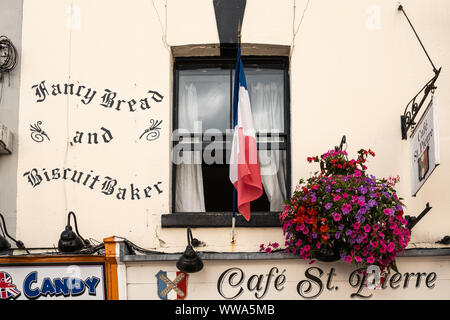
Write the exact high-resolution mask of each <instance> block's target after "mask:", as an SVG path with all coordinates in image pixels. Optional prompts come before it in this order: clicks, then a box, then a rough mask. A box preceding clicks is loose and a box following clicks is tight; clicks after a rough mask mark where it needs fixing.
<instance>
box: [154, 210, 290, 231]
mask: <svg viewBox="0 0 450 320" xmlns="http://www.w3.org/2000/svg"><path fill="white" fill-rule="evenodd" d="M278 215H279V212H252V214H251V218H250V221H248V222H247V221H246V220H245V219H244V217H243V216H241V215H237V216H236V227H247V228H249V227H251V228H255V227H259V228H267V227H277V228H281V225H280V221H279V218H278ZM232 216H233V213H232V212H177V213H170V214H163V215H162V216H161V226H162V227H163V228H185V227H187V226H189V227H191V228H230V227H231V220H232Z"/></svg>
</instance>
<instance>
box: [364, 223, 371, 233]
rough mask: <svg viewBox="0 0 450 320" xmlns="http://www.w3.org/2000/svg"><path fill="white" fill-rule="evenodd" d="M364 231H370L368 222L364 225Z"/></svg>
mask: <svg viewBox="0 0 450 320" xmlns="http://www.w3.org/2000/svg"><path fill="white" fill-rule="evenodd" d="M364 231H365V232H366V233H369V232H370V226H369V225H368V224H366V225H365V226H364Z"/></svg>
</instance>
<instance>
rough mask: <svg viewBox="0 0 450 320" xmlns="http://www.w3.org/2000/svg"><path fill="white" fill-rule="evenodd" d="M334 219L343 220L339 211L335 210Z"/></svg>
mask: <svg viewBox="0 0 450 320" xmlns="http://www.w3.org/2000/svg"><path fill="white" fill-rule="evenodd" d="M333 220H334V221H339V220H341V215H340V214H339V213H337V212H333Z"/></svg>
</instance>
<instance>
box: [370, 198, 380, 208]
mask: <svg viewBox="0 0 450 320" xmlns="http://www.w3.org/2000/svg"><path fill="white" fill-rule="evenodd" d="M367 204H368V205H369V207H371V208H372V207H375V206H378V203H377V202H376V201H375V200H373V199H370V200H369V202H368V203H367Z"/></svg>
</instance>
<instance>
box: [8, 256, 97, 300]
mask: <svg viewBox="0 0 450 320" xmlns="http://www.w3.org/2000/svg"><path fill="white" fill-rule="evenodd" d="M105 293H106V290H105V277H104V265H103V264H95V265H92V264H86V265H80V264H78V265H69V264H65V265H45V266H42V265H41V266H30V265H0V301H1V300H5V299H6V300H7V299H10V300H16V299H17V300H36V299H39V300H42V299H81V300H104V299H106V294H105Z"/></svg>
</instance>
